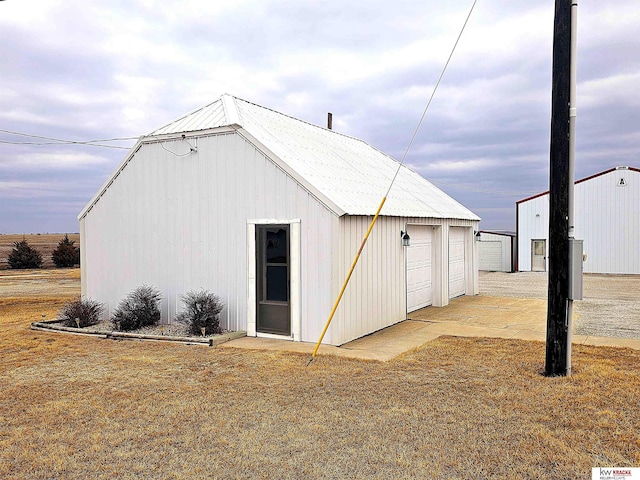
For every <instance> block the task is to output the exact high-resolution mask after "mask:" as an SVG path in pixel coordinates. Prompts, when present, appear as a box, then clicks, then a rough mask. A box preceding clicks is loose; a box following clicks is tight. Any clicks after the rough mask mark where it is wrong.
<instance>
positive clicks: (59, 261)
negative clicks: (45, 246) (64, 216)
mask: <svg viewBox="0 0 640 480" xmlns="http://www.w3.org/2000/svg"><path fill="white" fill-rule="evenodd" d="M74 243H75V242H74V241H72V240H69V236H68V235H67V234H66V233H65V235H64V238H63V239H62V240H60V242H58V246H57V247H56V249H55V250H54V251H53V254H52V255H51V260H52V261H53V263H54V264H55V266H56V267H58V268H63V267H73V266H74V265H78V264H80V249H79V248H78V247H76V246H75V245H74Z"/></svg>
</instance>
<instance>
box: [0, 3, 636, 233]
mask: <svg viewBox="0 0 640 480" xmlns="http://www.w3.org/2000/svg"><path fill="white" fill-rule="evenodd" d="M472 3H473V0H447V1H441V0H439V1H436V0H419V1H408V0H407V1H403V0H396V1H393V2H390V1H378V0H367V1H364V0H363V1H353V2H345V1H344V0H340V1H334V0H322V1H317V2H316V1H312V0H300V1H268V0H245V1H230V2H219V1H204V0H192V1H189V0H187V1H180V2H166V1H162V2H160V1H155V0H126V1H121V0H111V1H107V2H105V1H99V2H98V1H94V0H65V1H64V2H62V1H59V0H58V1H53V0H50V1H49V0H5V1H0V79H1V80H0V81H1V88H0V129H1V130H4V131H10V132H19V133H23V134H28V135H35V136H42V137H49V138H56V139H63V140H72V141H80V142H86V141H92V140H102V139H104V140H109V139H113V138H123V137H125V138H126V137H138V136H140V135H143V134H147V133H149V132H150V131H152V130H154V129H155V128H157V127H159V126H161V125H164V124H166V123H169V122H170V121H171V120H173V119H175V118H176V117H179V116H181V115H182V114H184V113H186V112H188V111H190V110H192V109H194V108H196V107H199V106H201V105H204V104H208V103H210V102H212V101H214V100H216V99H217V98H218V97H219V96H220V95H221V94H223V93H229V94H231V95H234V96H237V97H240V98H243V99H245V100H248V101H251V102H254V103H257V104H260V105H263V106H265V107H269V108H272V109H274V110H278V111H280V112H283V113H286V114H289V115H292V116H295V117H297V118H300V119H302V120H305V121H308V122H311V123H315V124H318V125H322V126H324V125H325V124H326V115H327V112H333V115H334V117H333V118H334V129H335V130H338V131H340V132H343V133H346V134H349V135H353V136H356V137H358V138H361V139H363V140H365V141H367V142H368V143H370V144H371V145H373V146H375V147H377V148H378V149H380V150H382V151H384V152H386V153H388V154H389V155H391V156H392V157H394V158H396V159H400V158H401V157H402V155H403V153H404V151H405V149H406V147H407V145H408V142H409V140H410V138H411V135H412V133H413V130H414V129H415V127H416V125H417V122H418V120H419V119H420V116H421V115H422V111H423V109H424V107H425V105H426V103H427V100H428V98H429V96H430V94H431V91H432V89H433V86H434V84H435V82H436V80H437V78H438V76H439V74H440V71H441V69H442V67H443V66H444V63H445V61H446V59H447V57H448V55H449V53H450V51H451V48H452V46H453V44H454V42H455V39H456V37H457V35H458V33H459V31H460V29H461V27H462V24H463V22H464V20H465V18H466V16H467V14H468V12H469V9H470V8H471V5H472ZM553 8H554V2H553V1H552V0H547V1H535V2H532V1H525V0H479V1H478V3H477V4H476V7H475V10H474V12H473V14H472V16H471V19H470V21H469V24H468V26H467V29H466V30H465V32H464V34H463V37H462V39H461V41H460V43H459V45H458V49H457V50H456V52H455V54H454V56H453V59H452V61H451V64H450V66H449V69H448V70H447V72H446V74H445V76H444V78H443V81H442V83H441V85H440V88H439V90H438V92H437V93H436V96H435V98H434V101H433V103H432V105H431V107H430V109H429V111H428V113H427V116H426V118H425V121H424V123H423V125H422V127H421V129H420V131H419V133H418V136H417V138H416V141H415V143H414V145H413V147H412V150H411V151H410V153H409V155H408V157H407V163H408V164H409V165H410V166H411V167H412V168H414V169H415V170H417V171H418V172H419V173H420V174H422V175H423V176H424V177H426V178H427V179H429V180H431V181H433V182H434V183H435V184H436V185H438V186H439V187H440V188H442V189H443V190H445V191H446V192H447V193H448V194H450V195H451V196H453V197H454V198H455V199H457V200H458V201H459V202H461V203H462V204H464V205H465V206H466V207H468V208H469V209H471V210H472V211H474V212H475V213H477V214H478V215H479V216H481V217H482V219H483V221H482V223H481V225H480V226H481V228H482V229H485V230H490V229H501V230H513V229H515V213H514V212H515V207H514V204H515V201H516V200H520V199H522V198H525V197H527V196H529V195H531V194H535V193H538V192H542V191H544V190H547V188H548V184H549V178H548V172H549V132H550V114H551V111H550V102H551V53H552V51H551V50H552V33H553ZM578 16H579V26H578V28H579V30H578V38H579V41H578V117H577V136H576V147H577V154H576V155H577V159H576V179H579V178H582V177H585V176H588V175H591V174H593V173H597V172H600V171H602V170H606V169H608V168H611V167H614V166H616V165H629V166H635V167H640V159H639V155H638V153H639V152H640V97H639V92H640V35H639V34H638V26H639V25H640V5H639V4H638V0H618V1H615V2H612V1H602V0H582V1H581V2H580V7H579V13H578ZM0 142H1V143H0V233H31V232H33V233H38V232H41V233H44V232H77V231H78V230H79V227H78V221H77V218H76V217H77V214H78V213H79V212H80V210H81V209H82V208H83V207H84V205H85V204H86V203H87V202H88V201H89V200H90V198H91V197H92V196H93V195H94V194H95V193H96V191H97V190H98V188H99V187H100V186H101V185H102V184H103V183H104V181H105V180H106V179H107V178H108V176H109V175H110V174H111V173H112V171H113V170H114V169H115V167H116V166H117V164H118V163H119V162H120V161H121V160H122V159H123V158H124V156H125V155H126V153H127V150H126V148H129V147H131V146H132V145H133V144H134V143H135V140H124V141H118V142H111V141H103V142H101V143H100V144H101V145H107V146H111V147H125V149H120V148H106V147H98V146H84V145H69V144H60V143H57V144H55V143H56V142H53V143H54V144H48V145H28V144H26V143H40V144H42V143H51V141H50V140H45V139H39V138H34V137H27V136H19V135H15V134H10V133H6V132H0Z"/></svg>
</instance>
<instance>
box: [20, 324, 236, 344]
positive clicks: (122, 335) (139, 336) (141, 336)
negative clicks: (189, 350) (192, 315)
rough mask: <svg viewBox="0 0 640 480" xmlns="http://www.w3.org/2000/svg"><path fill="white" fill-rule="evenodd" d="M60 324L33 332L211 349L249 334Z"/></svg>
mask: <svg viewBox="0 0 640 480" xmlns="http://www.w3.org/2000/svg"><path fill="white" fill-rule="evenodd" d="M57 323H59V320H45V321H42V322H33V323H31V330H39V331H42V332H51V331H54V332H60V333H70V334H74V335H88V336H94V337H99V338H105V339H111V340H147V341H155V342H178V343H185V344H190V345H193V344H196V345H205V346H209V347H215V346H217V345H220V344H221V343H225V342H228V341H229V340H235V339H236V338H241V337H246V336H247V332H245V331H239V332H228V333H223V334H222V335H216V336H215V337H211V338H199V337H173V336H170V335H151V334H145V333H128V332H116V331H111V332H98V331H96V330H87V329H86V328H76V327H65V326H62V325H55V324H57Z"/></svg>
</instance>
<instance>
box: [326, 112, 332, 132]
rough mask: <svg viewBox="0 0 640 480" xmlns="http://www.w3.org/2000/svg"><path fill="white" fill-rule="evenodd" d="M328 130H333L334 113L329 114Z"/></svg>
mask: <svg viewBox="0 0 640 480" xmlns="http://www.w3.org/2000/svg"><path fill="white" fill-rule="evenodd" d="M327 128H328V129H329V130H333V113H331V112H329V113H327Z"/></svg>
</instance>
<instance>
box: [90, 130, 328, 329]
mask: <svg viewBox="0 0 640 480" xmlns="http://www.w3.org/2000/svg"><path fill="white" fill-rule="evenodd" d="M165 147H166V148H168V149H169V150H172V151H174V152H180V151H181V150H180V149H181V148H182V147H183V145H182V142H180V141H174V142H166V143H165ZM274 217H276V218H278V217H279V218H301V225H302V231H301V235H302V265H301V271H302V291H303V292H305V299H304V300H303V311H302V318H303V322H304V324H303V328H302V330H303V340H309V341H311V340H315V339H317V337H316V336H315V331H316V327H315V325H316V324H317V323H322V322H323V320H324V319H326V315H328V312H329V310H330V306H329V307H327V305H328V304H330V302H331V293H332V292H331V291H330V289H331V287H330V285H331V271H330V262H331V260H330V249H329V248H324V247H325V246H326V244H327V238H326V237H327V232H329V231H330V230H331V226H332V224H333V223H334V222H335V221H336V220H337V219H336V218H335V216H334V215H333V214H331V213H330V212H329V211H327V210H326V209H325V208H324V207H323V206H321V205H320V204H319V203H318V202H317V200H315V199H314V198H313V197H311V196H310V195H309V194H308V193H307V192H306V191H305V190H304V189H302V188H301V187H300V186H299V185H298V184H297V183H296V182H295V181H293V179H291V178H290V177H288V176H287V175H285V174H284V173H283V172H282V171H281V170H279V169H278V168H277V167H275V166H274V164H273V163H272V162H271V161H270V160H268V159H267V158H266V157H265V156H264V155H263V154H262V153H260V152H258V151H256V149H255V148H254V147H253V146H252V145H251V144H249V143H247V142H246V141H245V140H244V139H242V138H241V137H240V136H239V135H237V134H226V135H215V136H209V137H205V138H200V139H198V153H197V154H192V155H188V156H185V157H176V156H174V155H171V154H170V153H168V152H167V151H166V150H164V149H163V148H162V147H161V146H160V144H158V143H151V144H146V145H143V148H141V149H140V150H139V151H138V152H137V153H136V155H135V156H134V157H133V158H132V160H131V161H130V162H129V164H128V165H127V166H126V168H125V169H124V170H123V171H122V172H121V174H120V176H119V177H118V178H117V181H115V182H113V184H112V185H111V187H110V188H109V189H108V190H107V191H106V192H105V193H104V194H103V196H102V198H101V199H100V200H99V201H98V202H97V203H96V204H95V205H94V207H93V209H92V210H91V211H90V212H89V214H88V215H87V216H85V217H84V218H83V220H82V231H83V232H84V237H83V246H84V249H83V250H84V253H83V254H84V255H85V256H86V259H85V262H84V263H83V266H82V268H83V284H84V283H86V286H85V290H84V291H83V294H85V295H88V296H89V297H92V298H96V299H98V300H100V301H102V302H105V303H106V304H107V306H108V309H109V312H111V311H113V309H114V308H115V307H116V306H117V305H118V303H119V302H120V301H121V300H122V298H124V296H125V295H126V294H127V293H128V292H129V291H131V290H132V289H133V288H135V287H137V286H139V285H141V284H150V285H154V286H155V287H157V288H158V289H159V290H160V291H161V293H162V295H163V301H162V318H163V320H165V321H166V320H167V319H171V318H173V316H174V315H175V314H176V311H180V310H181V309H182V304H181V302H180V298H179V297H180V295H181V294H184V293H185V292H187V291H189V290H192V289H200V288H205V289H208V290H210V291H213V292H214V293H216V294H218V295H220V296H221V297H222V298H223V300H224V301H225V304H226V308H225V309H224V310H223V312H222V318H221V319H222V323H223V326H224V327H225V328H229V329H232V330H242V329H245V328H246V303H247V287H246V285H247V278H246V272H247V253H246V231H247V227H246V222H247V219H249V218H274ZM308 325H313V327H308ZM312 337H313V338H312Z"/></svg>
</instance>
